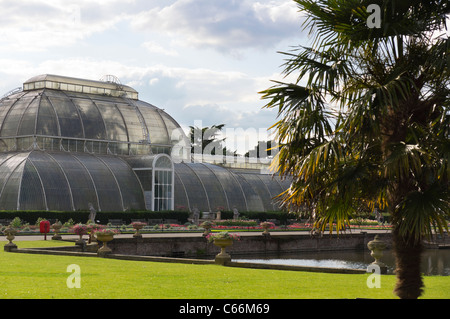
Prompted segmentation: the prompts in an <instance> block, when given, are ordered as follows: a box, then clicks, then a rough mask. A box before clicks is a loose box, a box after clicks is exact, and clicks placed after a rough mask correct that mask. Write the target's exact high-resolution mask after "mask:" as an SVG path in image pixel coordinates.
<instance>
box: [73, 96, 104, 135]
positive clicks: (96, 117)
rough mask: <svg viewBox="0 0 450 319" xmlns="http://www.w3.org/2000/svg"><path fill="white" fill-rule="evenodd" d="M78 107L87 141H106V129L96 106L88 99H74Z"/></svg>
mask: <svg viewBox="0 0 450 319" xmlns="http://www.w3.org/2000/svg"><path fill="white" fill-rule="evenodd" d="M73 103H74V104H75V105H76V106H77V107H78V109H79V110H80V114H81V119H82V121H83V126H84V134H85V137H86V138H87V139H96V140H106V129H105V124H104V123H103V119H102V116H101V114H100V111H99V110H98V108H97V106H96V105H95V104H94V103H93V102H92V101H91V100H90V99H81V98H74V99H73Z"/></svg>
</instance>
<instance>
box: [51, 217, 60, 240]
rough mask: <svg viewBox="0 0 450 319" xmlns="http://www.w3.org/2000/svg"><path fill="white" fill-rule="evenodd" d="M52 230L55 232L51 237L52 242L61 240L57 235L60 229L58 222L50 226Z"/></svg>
mask: <svg viewBox="0 0 450 319" xmlns="http://www.w3.org/2000/svg"><path fill="white" fill-rule="evenodd" d="M52 228H53V230H54V231H55V234H54V235H53V236H52V239H53V240H60V239H61V235H60V234H59V231H60V230H61V228H62V224H61V222H60V221H57V222H56V223H54V224H53V225H52Z"/></svg>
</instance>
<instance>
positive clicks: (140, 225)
mask: <svg viewBox="0 0 450 319" xmlns="http://www.w3.org/2000/svg"><path fill="white" fill-rule="evenodd" d="M145 225H146V224H144V223H134V224H133V228H134V229H135V230H136V232H135V233H134V234H133V237H134V238H142V234H141V233H140V232H139V231H140V230H141V229H142V228H144V226H145Z"/></svg>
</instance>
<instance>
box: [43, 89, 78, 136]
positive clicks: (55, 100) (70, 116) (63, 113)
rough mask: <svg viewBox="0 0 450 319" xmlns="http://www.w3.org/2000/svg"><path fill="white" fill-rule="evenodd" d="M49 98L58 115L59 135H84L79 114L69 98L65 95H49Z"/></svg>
mask: <svg viewBox="0 0 450 319" xmlns="http://www.w3.org/2000/svg"><path fill="white" fill-rule="evenodd" d="M55 92H57V91H55ZM49 100H50V102H51V103H52V105H53V107H54V109H55V111H56V114H57V116H58V121H59V127H60V130H61V136H67V137H79V138H82V137H84V132H83V127H82V124H81V120H80V116H79V115H78V111H77V108H76V107H75V105H74V104H73V103H72V101H71V100H70V98H69V97H67V96H49Z"/></svg>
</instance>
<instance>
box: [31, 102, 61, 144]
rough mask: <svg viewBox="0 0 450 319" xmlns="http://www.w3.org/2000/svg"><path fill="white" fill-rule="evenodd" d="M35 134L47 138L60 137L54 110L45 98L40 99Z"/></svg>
mask: <svg viewBox="0 0 450 319" xmlns="http://www.w3.org/2000/svg"><path fill="white" fill-rule="evenodd" d="M36 134H38V135H48V136H59V135H60V134H59V125H58V120H57V118H56V113H55V110H54V109H53V106H52V105H51V104H50V101H49V100H48V99H47V98H46V97H45V96H42V97H41V103H40V106H39V115H38V120H37V124H36Z"/></svg>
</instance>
